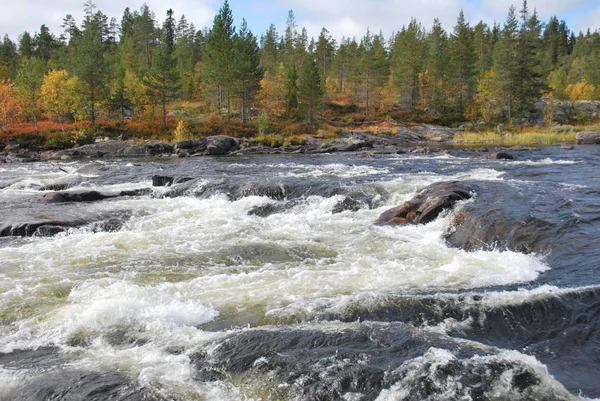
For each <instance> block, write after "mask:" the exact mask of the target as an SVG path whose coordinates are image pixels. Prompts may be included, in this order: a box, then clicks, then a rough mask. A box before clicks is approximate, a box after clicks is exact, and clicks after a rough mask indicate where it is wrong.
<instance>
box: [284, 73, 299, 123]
mask: <svg viewBox="0 0 600 401" xmlns="http://www.w3.org/2000/svg"><path fill="white" fill-rule="evenodd" d="M285 115H286V117H287V118H288V119H290V120H294V119H295V118H296V117H297V115H298V73H297V72H296V67H295V66H293V65H292V66H291V68H290V69H289V70H288V72H287V75H286V77H285Z"/></svg>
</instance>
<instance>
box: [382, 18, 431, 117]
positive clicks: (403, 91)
mask: <svg viewBox="0 0 600 401" xmlns="http://www.w3.org/2000/svg"><path fill="white" fill-rule="evenodd" d="M424 37H425V34H424V32H423V28H422V27H421V24H419V23H418V22H417V21H416V20H415V19H412V20H411V22H410V24H409V25H408V27H406V28H405V27H403V28H402V30H401V31H400V32H399V33H398V34H397V35H396V37H395V38H394V42H393V44H392V72H391V74H392V80H393V83H394V86H395V87H396V89H397V90H398V92H399V95H400V103H401V105H402V106H403V107H404V108H406V109H407V110H411V111H412V110H414V109H415V107H416V106H417V103H418V100H419V73H420V72H422V67H423V62H424V59H425V51H426V49H425V46H424Z"/></svg>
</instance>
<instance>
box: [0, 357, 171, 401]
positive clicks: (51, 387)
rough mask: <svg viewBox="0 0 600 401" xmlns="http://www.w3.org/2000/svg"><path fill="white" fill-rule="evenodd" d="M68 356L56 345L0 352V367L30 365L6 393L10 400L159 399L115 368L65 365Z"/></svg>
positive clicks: (145, 400) (10, 367) (137, 400)
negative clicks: (22, 379) (22, 378)
mask: <svg viewBox="0 0 600 401" xmlns="http://www.w3.org/2000/svg"><path fill="white" fill-rule="evenodd" d="M68 362H69V358H68V357H65V356H64V355H62V354H61V353H60V352H59V349H58V348H53V347H46V348H39V349H30V350H16V351H13V352H10V353H0V367H3V368H5V369H24V368H28V369H30V372H31V373H34V372H35V374H31V378H30V379H29V380H28V381H27V385H26V386H21V387H19V388H17V389H14V390H13V391H11V392H10V393H9V394H8V397H9V398H7V400H8V399H10V400H11V401H48V400H65V401H66V400H68V401H104V400H114V401H142V400H144V401H163V400H164V398H162V397H161V396H159V395H158V393H157V392H155V391H153V390H149V389H147V388H143V387H141V386H139V385H138V384H137V383H135V382H133V381H132V380H131V379H129V378H128V377H126V376H124V375H122V374H120V373H118V372H107V371H104V372H102V371H84V370H75V369H72V368H69V367H68V365H67V364H68Z"/></svg>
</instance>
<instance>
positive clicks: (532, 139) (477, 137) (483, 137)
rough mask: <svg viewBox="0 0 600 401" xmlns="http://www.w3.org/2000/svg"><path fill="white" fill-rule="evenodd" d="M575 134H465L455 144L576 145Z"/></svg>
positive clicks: (549, 132) (532, 131) (535, 132)
mask: <svg viewBox="0 0 600 401" xmlns="http://www.w3.org/2000/svg"><path fill="white" fill-rule="evenodd" d="M575 135H576V134H575V132H574V131H570V132H552V130H527V131H522V132H511V133H496V132H487V133H484V132H463V133H458V134H456V135H455V136H454V142H455V143H456V144H457V145H462V146H550V145H555V144H559V143H568V144H574V143H576V138H575Z"/></svg>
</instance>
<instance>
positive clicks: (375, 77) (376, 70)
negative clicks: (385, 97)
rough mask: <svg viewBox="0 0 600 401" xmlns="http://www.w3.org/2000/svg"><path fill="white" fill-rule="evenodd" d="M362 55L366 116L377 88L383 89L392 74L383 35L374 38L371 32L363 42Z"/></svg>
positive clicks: (361, 69) (361, 67)
mask: <svg viewBox="0 0 600 401" xmlns="http://www.w3.org/2000/svg"><path fill="white" fill-rule="evenodd" d="M360 47H361V49H362V54H361V60H360V72H361V76H362V81H363V85H364V99H365V115H367V116H368V115H369V112H370V110H371V107H372V103H373V93H374V92H375V89H376V88H383V86H384V85H385V83H386V81H387V78H388V76H389V73H390V65H389V62H388V58H387V52H386V50H385V48H384V45H383V35H382V34H380V35H376V36H372V35H371V33H370V32H369V30H368V29H367V33H366V34H365V36H364V37H363V39H362V40H361V45H360Z"/></svg>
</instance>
